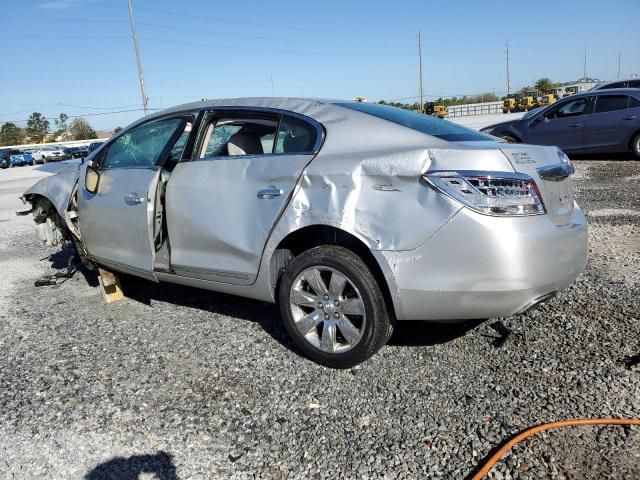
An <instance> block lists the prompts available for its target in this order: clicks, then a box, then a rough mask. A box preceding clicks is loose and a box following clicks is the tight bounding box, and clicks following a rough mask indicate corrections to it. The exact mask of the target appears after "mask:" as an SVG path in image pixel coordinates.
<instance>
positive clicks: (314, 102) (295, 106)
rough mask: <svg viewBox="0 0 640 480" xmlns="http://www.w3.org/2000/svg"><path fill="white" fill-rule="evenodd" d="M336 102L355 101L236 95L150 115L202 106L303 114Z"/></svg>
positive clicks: (176, 107)
mask: <svg viewBox="0 0 640 480" xmlns="http://www.w3.org/2000/svg"><path fill="white" fill-rule="evenodd" d="M336 103H355V102H354V101H353V100H340V99H326V98H303V97H237V98H219V99H211V100H201V101H199V102H191V103H184V104H182V105H176V106H175V107H171V108H168V109H166V110H162V111H159V112H156V113H154V114H152V115H150V116H149V117H147V118H150V117H160V116H164V115H166V114H170V113H172V112H180V111H185V110H200V109H203V108H215V107H240V108H269V109H274V110H286V111H290V112H295V113H300V114H305V112H307V113H308V112H310V111H313V109H314V107H320V106H325V105H329V104H336Z"/></svg>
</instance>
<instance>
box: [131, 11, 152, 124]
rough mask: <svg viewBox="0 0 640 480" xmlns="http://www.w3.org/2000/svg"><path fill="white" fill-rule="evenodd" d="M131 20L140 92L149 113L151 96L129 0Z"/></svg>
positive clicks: (145, 111) (145, 108)
mask: <svg viewBox="0 0 640 480" xmlns="http://www.w3.org/2000/svg"><path fill="white" fill-rule="evenodd" d="M129 21H130V22H131V34H132V35H133V46H134V47H135V50H136V62H138V80H140V93H141V94H142V108H143V109H144V114H145V116H146V115H149V98H147V95H146V93H145V92H144V77H143V76H142V61H141V60H140V48H138V35H136V24H135V23H134V21H133V7H132V6H131V0H129Z"/></svg>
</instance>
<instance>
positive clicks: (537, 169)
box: [499, 144, 574, 225]
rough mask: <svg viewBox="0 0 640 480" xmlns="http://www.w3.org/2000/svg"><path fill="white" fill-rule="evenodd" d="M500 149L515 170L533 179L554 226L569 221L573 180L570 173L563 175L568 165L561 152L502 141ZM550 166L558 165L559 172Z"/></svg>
mask: <svg viewBox="0 0 640 480" xmlns="http://www.w3.org/2000/svg"><path fill="white" fill-rule="evenodd" d="M499 148H500V150H501V151H502V153H504V155H505V156H506V157H507V159H508V160H509V162H510V163H511V165H512V166H513V168H514V170H515V171H516V172H519V173H524V174H526V175H529V176H530V177H531V178H533V179H534V181H535V182H536V185H537V186H538V189H539V190H540V194H541V195H542V201H543V202H544V206H545V210H546V212H547V215H548V216H549V218H550V219H551V221H552V222H553V223H555V224H556V225H566V224H568V223H569V221H570V220H571V217H572V215H573V209H574V198H573V181H572V178H571V175H567V176H564V174H566V173H568V172H566V168H567V167H568V165H567V164H566V163H565V162H563V154H562V152H561V151H560V150H558V149H557V148H556V147H545V146H539V145H523V144H501V145H500V147H499ZM561 155H562V156H561ZM553 167H558V170H559V173H560V175H558V172H555V171H554V170H555V169H553ZM563 169H564V170H565V173H564V174H563V173H562V170H563Z"/></svg>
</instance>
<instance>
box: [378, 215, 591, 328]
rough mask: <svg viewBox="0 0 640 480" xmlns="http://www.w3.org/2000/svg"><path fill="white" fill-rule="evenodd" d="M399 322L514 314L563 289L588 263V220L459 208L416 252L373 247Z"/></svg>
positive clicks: (577, 216) (580, 216)
mask: <svg viewBox="0 0 640 480" xmlns="http://www.w3.org/2000/svg"><path fill="white" fill-rule="evenodd" d="M373 253H374V255H375V256H376V258H377V260H378V262H379V263H380V265H381V267H382V269H383V271H384V273H385V276H386V277H387V279H388V283H389V289H390V291H391V296H392V299H393V302H394V307H395V312H396V317H397V318H398V319H399V320H442V321H445V320H451V321H453V320H465V319H479V318H490V317H501V316H508V315H513V314H516V313H520V312H522V311H525V310H526V309H528V308H529V307H531V306H532V305H533V304H535V303H536V301H538V300H539V299H541V298H542V297H544V296H546V295H548V294H552V293H554V292H556V291H558V290H561V289H563V288H565V287H567V286H568V285H569V284H570V283H572V282H573V281H574V280H575V278H576V277H577V276H578V275H579V274H580V272H582V270H583V269H584V267H585V265H586V263H587V222H586V219H585V216H584V214H583V213H582V211H581V210H580V208H578V207H577V205H576V208H575V209H574V213H573V216H572V218H571V220H570V221H569V223H568V224H567V225H564V226H557V225H555V224H553V223H552V222H551V220H550V219H549V217H548V216H547V215H540V216H535V217H524V218H514V217H510V218H500V217H491V216H487V215H481V214H478V213H475V212H472V211H470V210H469V209H466V208H465V209H462V210H460V212H459V213H458V214H457V215H455V216H454V217H453V218H452V219H451V220H450V221H449V222H448V223H447V224H446V225H445V226H443V227H442V228H441V229H440V230H439V231H438V232H437V233H436V234H435V235H434V236H433V237H431V238H430V239H429V240H428V241H427V242H425V243H424V244H423V245H421V246H420V247H419V248H417V249H416V250H411V251H400V252H398V251H396V252H392V251H376V252H373Z"/></svg>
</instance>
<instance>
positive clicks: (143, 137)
mask: <svg viewBox="0 0 640 480" xmlns="http://www.w3.org/2000/svg"><path fill="white" fill-rule="evenodd" d="M183 123H184V119H182V118H170V119H168V120H158V121H155V122H149V123H145V124H144V125H141V126H139V127H136V128H134V129H132V130H130V131H129V132H127V133H125V134H124V135H122V136H120V137H119V138H118V139H117V140H116V141H114V142H113V143H112V144H111V145H110V146H109V150H108V151H107V155H106V157H105V159H104V162H103V163H102V165H101V166H102V168H130V167H153V166H155V165H156V164H157V162H158V160H159V159H160V155H161V154H162V151H163V150H164V148H165V147H166V146H167V143H168V142H169V140H170V139H171V137H172V136H173V134H174V133H175V132H176V130H177V129H178V128H181V127H182V125H183Z"/></svg>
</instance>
